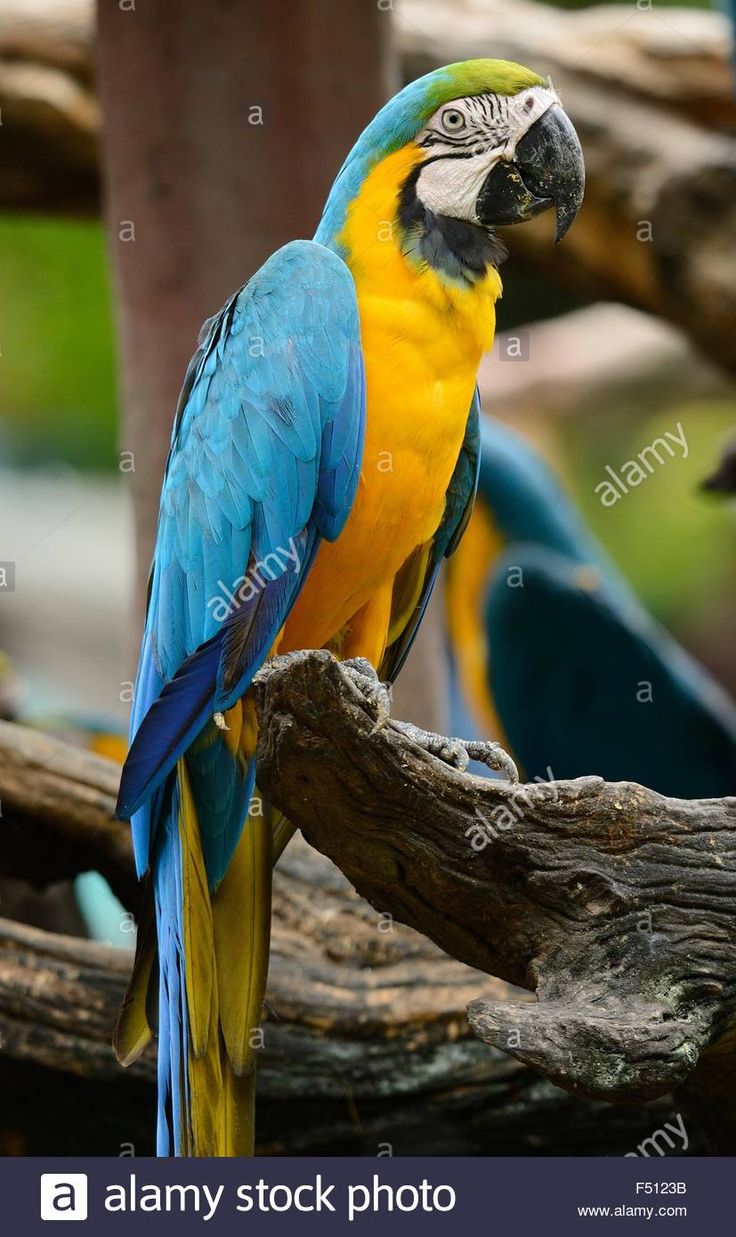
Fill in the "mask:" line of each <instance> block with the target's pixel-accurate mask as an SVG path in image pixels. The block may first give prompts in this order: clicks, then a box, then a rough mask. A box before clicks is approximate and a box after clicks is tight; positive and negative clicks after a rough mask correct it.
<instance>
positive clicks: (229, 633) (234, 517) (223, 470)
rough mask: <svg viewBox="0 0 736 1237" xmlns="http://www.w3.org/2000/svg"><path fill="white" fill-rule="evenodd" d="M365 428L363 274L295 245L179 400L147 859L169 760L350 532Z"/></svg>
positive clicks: (258, 285)
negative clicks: (329, 547) (329, 544)
mask: <svg viewBox="0 0 736 1237" xmlns="http://www.w3.org/2000/svg"><path fill="white" fill-rule="evenodd" d="M364 427H365V379H364V370H363V356H362V350H361V344H360V324H359V318H358V309H357V302H356V296H355V286H354V283H353V279H352V276H351V274H350V272H349V270H348V268H347V266H346V265H345V264H344V262H343V261H342V260H341V259H340V258H338V257H337V256H336V255H335V254H334V253H332V252H331V251H330V250H328V249H325V248H324V247H323V246H321V245H318V244H315V243H314V242H312V241H296V242H293V243H291V244H289V245H286V246H285V247H284V248H283V249H281V250H279V251H278V252H277V253H276V254H274V256H273V257H272V258H270V259H269V260H268V262H266V263H265V265H264V266H263V267H262V268H261V270H260V271H259V272H258V273H257V274H256V275H255V276H254V277H253V279H252V280H251V281H250V282H249V283H248V284H246V285H245V287H243V288H242V289H241V290H240V291H239V292H238V293H237V294H236V295H235V296H233V297H232V298H231V300H230V301H229V302H228V304H227V305H226V306H225V308H224V309H223V310H222V312H221V313H220V314H219V315H218V316H217V317H216V318H214V319H212V320H211V321H210V322H209V323H207V324H206V325H205V328H204V330H203V334H202V336H201V338H200V347H199V350H198V351H197V353H196V354H195V356H194V358H193V360H192V362H191V364H190V366H189V370H188V372H187V376H186V379H185V383H184V388H183V391H182V395H181V398H180V401H179V408H178V410H177V416H176V420H175V423H174V430H173V434H172V442H171V451H170V455H169V460H168V464H167V468H166V475H165V479H164V485H163V491H162V496H161V510H160V516H159V526H158V535H157V541H156V550H155V556H154V562H153V567H152V572H151V581H150V589H149V605H148V612H147V619H146V627H145V632H144V637H143V647H142V652H141V660H140V665H139V672H138V680H137V684H136V693H135V701H134V709H133V719H132V734H133V736H134V741H133V745H132V748H131V751H130V754H129V756H128V760H127V762H126V765H125V769H124V772H123V778H122V782H121V789H120V798H119V802H118V812H119V815H120V816H122V817H124V818H128V817H132V818H133V836H134V844H135V851H136V862H137V865H138V868H139V871H144V870H145V869H146V867H147V866H148V861H149V850H150V842H151V833H152V822H155V820H156V818H157V816H158V813H159V810H160V807H161V797H162V796H164V795H165V794H166V778H167V776H168V774H169V772H170V771H171V769H172V768H173V767H174V765H175V763H176V761H177V759H178V758H179V756H180V755H181V754H182V753H183V752H184V751H186V750H187V749H188V748H189V747H190V745H191V744H192V742H193V741H194V740H195V739H196V738H197V736H198V735H199V734H200V733H201V732H202V730H203V727H204V726H205V724H206V723H207V721H208V719H209V718H211V716H212V714H213V713H214V712H217V711H224V710H226V709H227V708H230V707H232V705H233V704H234V702H235V701H236V700H237V699H238V698H239V697H240V696H241V695H242V693H243V692H244V691H245V689H246V687H247V685H248V683H249V682H250V681H251V679H252V677H253V675H254V673H255V672H256V670H257V669H258V668H259V667H260V665H261V664H262V662H263V661H264V659H265V658H266V656H267V655H268V652H269V649H270V647H271V645H272V643H273V640H274V639H275V637H276V635H277V634H278V631H279V630H280V628H281V626H282V625H283V622H284V620H285V618H286V616H287V614H288V613H289V610H290V609H291V607H292V606H293V604H294V601H295V600H296V597H297V596H298V593H299V591H300V589H301V587H302V585H303V583H304V580H305V578H306V576H307V574H308V571H309V567H310V565H311V562H312V560H313V558H314V554H315V552H316V550H317V547H318V544H319V541H320V539H321V538H326V539H328V540H332V539H334V538H335V537H337V536H338V535H339V533H340V531H341V530H342V527H343V525H344V523H345V520H346V519H347V516H348V513H349V511H350V507H351V505H352V501H353V498H354V495H355V490H356V487H357V482H358V477H359V473H360V465H361V458H362V450H363V439H364ZM203 759H206V758H203ZM209 759H210V763H212V760H214V759H215V757H213V756H211V755H210V757H209ZM225 798H226V799H227V795H226V796H225ZM220 866H221V865H220Z"/></svg>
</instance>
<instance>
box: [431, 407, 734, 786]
mask: <svg viewBox="0 0 736 1237" xmlns="http://www.w3.org/2000/svg"><path fill="white" fill-rule="evenodd" d="M447 574H448V579H447V584H446V591H445V597H446V608H447V618H448V625H449V649H450V660H451V682H452V692H453V709H454V717H453V723H454V726H458V725H465V727H466V730H465V733H468V732H469V733H478V731H479V730H481V731H483V730H487V731H488V732H489V733H493V734H494V736H495V737H497V738H498V739H500V741H501V742H502V743H503V744H504V746H505V747H506V748H507V750H508V751H509V752H510V753H511V755H512V756H513V757H514V758H515V759H516V760H517V761H518V763H519V765H520V767H521V769H522V770H523V771H524V773H525V775H526V778H527V780H531V779H532V778H535V777H538V778H543V779H549V778H550V777H554V778H568V777H578V776H580V775H583V774H587V773H597V774H600V775H601V776H603V777H605V778H606V779H607V780H608V781H619V780H625V781H634V782H640V783H642V784H643V785H645V786H649V787H651V788H652V789H653V790H658V791H660V792H661V793H663V794H667V795H673V796H677V797H680V798H700V797H704V798H705V797H708V796H711V795H716V796H722V795H732V794H736V705H734V703H733V701H732V700H731V699H730V698H729V697H728V696H727V694H726V692H725V691H724V690H723V689H722V688H721V687H720V685H719V684H718V683H716V682H715V680H714V679H712V678H711V676H710V675H709V674H708V673H707V672H706V670H705V669H704V668H703V667H702V666H700V665H699V664H698V663H697V662H696V661H695V659H694V658H693V657H691V656H690V655H689V654H688V653H687V652H686V651H685V650H684V649H682V648H681V647H680V646H679V645H678V644H677V643H676V642H675V640H674V639H673V638H672V637H671V636H670V635H669V633H668V632H666V631H665V630H664V628H662V627H661V626H660V625H659V624H658V623H656V622H655V621H654V619H652V618H651V616H650V615H649V614H647V612H646V611H645V609H644V608H643V606H642V605H641V603H640V602H639V601H638V599H637V597H636V596H635V594H634V593H633V591H632V590H631V588H630V586H629V585H628V584H627V582H626V581H625V579H624V578H623V576H622V575H621V574H620V572H619V571H618V569H617V568H616V567H615V566H614V564H613V563H612V562H611V560H610V559H609V558H608V557H607V555H606V553H605V551H604V550H603V548H602V547H601V546H600V545H599V544H598V543H597V542H596V540H595V538H594V537H593V536H592V534H591V533H590V532H589V531H588V529H587V527H586V526H585V524H584V522H583V519H582V517H581V516H580V514H579V512H578V511H577V509H576V508H575V506H574V504H573V502H572V500H571V499H570V498H569V497H568V496H567V495H566V493H565V492H564V490H563V488H562V486H561V485H560V484H559V482H558V481H557V479H556V477H555V476H554V475H553V474H552V472H551V471H550V470H549V468H548V467H547V466H546V465H545V464H544V463H543V462H542V460H541V459H540V457H539V456H538V455H537V454H536V453H535V451H534V450H533V449H532V448H531V447H530V446H529V445H528V444H527V443H525V442H524V441H523V440H522V439H521V438H519V437H518V435H516V434H514V433H513V432H512V431H511V430H510V429H508V428H506V427H505V426H503V425H501V424H500V423H499V422H497V421H493V420H491V419H490V418H487V417H483V418H482V424H481V465H480V480H479V487H478V498H477V502H476V505H475V510H474V512H473V515H472V517H471V519H470V523H469V527H468V530H467V533H466V535H465V537H464V539H463V542H462V544H461V546H460V547H459V549H458V552H457V553H456V554H455V556H454V558H453V560H452V563H451V564H449V565H448V573H447Z"/></svg>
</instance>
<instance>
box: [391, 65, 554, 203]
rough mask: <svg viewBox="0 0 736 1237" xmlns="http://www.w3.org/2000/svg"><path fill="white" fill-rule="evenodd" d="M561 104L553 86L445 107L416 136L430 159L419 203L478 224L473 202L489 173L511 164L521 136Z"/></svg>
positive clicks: (454, 102) (420, 183) (480, 97)
mask: <svg viewBox="0 0 736 1237" xmlns="http://www.w3.org/2000/svg"><path fill="white" fill-rule="evenodd" d="M559 103H560V99H559V96H558V94H557V92H556V91H555V90H554V89H553V87H552V86H551V85H549V86H530V87H529V88H528V89H526V90H521V91H520V92H519V93H518V94H515V95H497V94H483V95H471V96H468V98H465V99H453V100H452V102H451V103H445V104H444V105H443V106H442V107H441V108H439V109H438V110H437V111H436V112H435V113H434V115H433V116H432V117H431V118H430V120H429V121H428V123H427V125H426V126H425V128H424V129H422V131H421V132H420V133H419V134H418V135H417V138H416V141H417V143H418V144H419V145H420V146H424V147H425V148H426V150H427V152H428V156H429V160H430V162H428V163H427V164H426V165H425V166H424V167H423V168H422V170H421V172H420V174H419V179H418V181H417V186H416V191H417V196H418V198H419V200H420V202H421V203H422V205H423V206H425V207H427V209H428V210H431V211H433V212H434V214H435V215H450V216H451V217H452V218H453V219H465V220H467V221H468V222H469V223H477V222H478V216H477V214H476V210H475V204H476V202H477V200H478V194H479V193H480V190H481V186H482V184H483V182H484V180H485V179H486V177H487V176H488V174H489V172H491V171H492V170H493V168H494V167H495V166H496V164H497V163H498V162H499V161H500V160H502V159H503V160H506V161H508V162H510V161H511V160H512V159H513V158H514V155H515V153H516V146H517V143H518V142H520V141H521V139H522V138H523V136H524V134H525V133H528V131H529V129H531V127H532V125H533V124H535V123H536V121H537V120H539V118H540V116H543V115H544V113H545V112H547V111H549V109H550V108H551V107H554V106H556V105H559Z"/></svg>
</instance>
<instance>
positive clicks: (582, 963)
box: [259, 653, 736, 1102]
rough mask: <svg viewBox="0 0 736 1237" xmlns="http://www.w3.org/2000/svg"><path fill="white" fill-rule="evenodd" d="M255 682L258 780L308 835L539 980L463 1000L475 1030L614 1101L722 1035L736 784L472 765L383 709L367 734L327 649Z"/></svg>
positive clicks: (482, 964)
mask: <svg viewBox="0 0 736 1237" xmlns="http://www.w3.org/2000/svg"><path fill="white" fill-rule="evenodd" d="M259 696H260V699H259V708H260V714H261V732H260V743H259V782H260V785H261V787H262V788H263V790H264V791H265V792H266V793H267V794H268V795H269V796H270V797H271V798H272V799H273V800H274V801H275V802H276V803H277V805H278V806H279V807H280V808H282V810H284V811H285V812H287V813H288V815H289V816H290V818H291V819H292V820H294V821H295V823H297V824H298V825H299V826H300V827H301V829H302V832H303V834H304V836H305V837H306V838H307V840H308V841H309V842H310V843H311V844H312V845H313V846H316V847H317V849H319V850H321V851H323V853H325V854H327V855H329V857H330V858H331V859H332V860H333V861H334V862H335V863H336V864H337V865H338V866H339V867H340V868H341V870H342V871H343V872H345V874H346V875H347V876H348V877H349V879H350V880H351V881H352V882H353V884H354V885H355V888H356V889H357V890H358V892H359V893H361V894H362V895H363V896H364V897H365V898H367V900H368V901H369V902H371V903H372V905H374V906H376V907H377V908H380V909H382V910H386V911H389V912H390V913H391V914H393V915H394V916H395V917H396V918H397V919H399V920H400V921H401V922H404V923H408V924H410V925H411V926H412V927H415V928H417V929H418V930H419V931H420V932H422V933H424V934H425V935H427V936H429V937H430V939H432V940H434V941H436V942H437V943H439V944H441V946H442V948H443V949H445V950H446V951H447V952H448V953H450V954H451V955H452V956H453V957H456V958H458V959H460V960H462V961H463V962H466V963H468V964H469V965H471V966H475V967H478V968H480V969H482V970H485V971H488V972H489V973H491V974H494V975H497V976H500V977H501V978H503V979H505V980H506V981H508V982H510V983H513V984H517V985H520V986H522V987H526V988H529V989H531V990H533V991H534V992H535V993H536V997H537V1001H536V1003H534V1004H529V1003H524V1004H518V1003H517V1002H506V1001H504V1002H498V1001H497V1000H496V999H495V998H494V999H486V998H481V999H479V1000H476V1001H474V1002H473V1003H472V1004H471V1006H470V1009H469V1017H470V1022H471V1025H472V1026H473V1027H474V1029H475V1030H476V1032H477V1033H478V1034H479V1035H481V1036H482V1037H483V1038H484V1039H486V1040H487V1041H488V1042H489V1043H493V1044H495V1045H496V1046H498V1047H502V1048H504V1049H506V1050H508V1051H510V1052H512V1053H513V1054H514V1055H515V1056H517V1057H518V1058H519V1059H520V1060H522V1061H525V1062H527V1063H529V1064H531V1065H533V1066H534V1067H535V1068H537V1069H539V1070H540V1071H541V1072H542V1073H543V1074H545V1075H546V1076H547V1077H548V1078H551V1079H552V1080H553V1081H555V1082H556V1083H557V1084H558V1085H560V1086H564V1087H566V1088H568V1089H570V1090H573V1091H575V1092H577V1093H581V1094H584V1095H588V1096H596V1097H599V1098H606V1099H610V1100H619V1101H622V1100H623V1101H628V1102H635V1101H642V1100H647V1099H651V1098H654V1097H656V1096H658V1095H662V1094H664V1093H665V1092H666V1091H668V1090H669V1089H670V1088H672V1087H673V1086H677V1085H678V1084H680V1083H681V1082H682V1081H683V1080H684V1079H685V1078H686V1077H687V1076H688V1075H689V1074H690V1073H691V1071H692V1070H693V1069H694V1067H695V1066H696V1065H697V1064H698V1062H699V1060H700V1059H701V1057H704V1056H705V1055H706V1054H707V1053H708V1052H709V1050H710V1049H711V1048H714V1046H717V1050H718V1052H719V1053H721V1054H723V1053H727V1052H728V1051H729V1044H730V1043H731V1042H732V1041H730V1040H729V1038H728V1032H729V1028H732V1027H733V1025H734V1023H735V1022H736V944H735V940H734V936H735V934H734V916H735V915H736V893H735V892H734V891H735V890H736V882H735V881H734V870H735V869H736V799H726V800H692V801H685V800H674V799H667V798H665V797H663V796H661V795H659V794H656V793H654V792H653V791H650V790H647V789H646V788H644V787H641V786H637V785H633V784H628V783H616V784H608V783H605V782H604V781H603V780H602V779H600V778H595V777H586V778H580V779H577V780H575V781H570V782H554V783H547V784H534V785H529V786H524V787H513V786H511V785H509V784H507V783H501V782H492V781H489V780H485V779H477V778H471V777H468V776H466V775H465V774H461V773H459V772H457V771H455V770H453V769H450V768H447V767H446V766H444V765H442V764H441V763H439V762H438V761H437V760H435V759H434V758H433V757H430V756H428V755H426V754H425V753H424V752H423V751H422V750H421V749H419V748H417V747H416V746H414V745H412V744H409V743H408V742H407V740H406V739H405V738H404V736H403V735H402V734H401V732H400V731H398V730H397V729H395V728H394V727H393V726H392V725H391V724H390V723H389V724H388V725H387V726H385V727H384V728H383V729H382V730H379V731H378V732H375V733H374V732H373V726H374V721H373V717H372V716H371V713H370V710H369V708H368V706H367V705H366V703H365V700H364V699H363V697H362V695H361V693H360V692H359V690H358V689H357V688H356V687H355V686H354V685H353V684H352V683H351V681H350V680H348V679H347V678H346V676H345V675H344V673H343V672H342V670H341V668H340V666H339V664H338V663H336V662H334V661H333V660H331V659H330V657H329V656H328V655H327V654H324V653H305V654H297V655H293V656H292V657H288V658H284V659H281V658H279V659H277V660H276V661H275V662H274V663H272V665H271V666H270V667H269V668H268V671H267V672H266V673H265V674H264V675H263V676H262V679H261V680H260V685H259ZM325 805H329V806H328V808H327V809H326V807H325ZM335 821H339V828H337V827H335Z"/></svg>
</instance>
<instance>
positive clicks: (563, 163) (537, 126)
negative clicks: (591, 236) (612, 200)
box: [475, 104, 585, 244]
mask: <svg viewBox="0 0 736 1237" xmlns="http://www.w3.org/2000/svg"><path fill="white" fill-rule="evenodd" d="M584 191H585V162H584V160H583V152H582V149H581V146H580V141H579V140H578V135H577V133H576V132H575V129H574V128H573V125H572V122H571V121H570V120H569V119H568V117H567V115H566V114H565V112H563V110H562V108H561V107H559V106H557V105H556V104H555V105H554V106H553V107H551V108H549V109H548V111H546V112H545V113H544V115H543V116H540V118H539V120H536V121H535V122H534V124H533V125H532V126H531V128H530V129H529V130H528V132H527V133H525V134H524V136H523V137H522V138H521V139H520V141H519V142H518V144H517V146H516V151H515V154H514V158H513V160H511V161H507V160H506V161H501V162H500V163H497V164H496V166H495V167H494V169H493V171H492V172H489V174H488V176H487V177H486V179H485V181H484V182H483V185H482V186H481V190H480V193H479V194H478V200H477V202H476V205H475V210H476V214H477V216H478V219H479V221H480V222H481V223H482V224H485V225H487V226H489V227H492V226H494V225H496V224H508V223H524V222H525V221H526V220H527V219H533V218H534V216H535V215H540V214H541V213H542V211H545V210H549V208H550V207H551V206H554V208H555V214H556V216H557V227H556V228H555V244H558V243H559V242H560V241H561V240H562V238H563V236H564V235H565V233H566V232H567V231H568V230H569V228H570V227H571V226H572V224H573V222H574V221H575V218H576V216H577V213H578V211H579V210H580V207H581V205H582V201H583V193H584Z"/></svg>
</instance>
